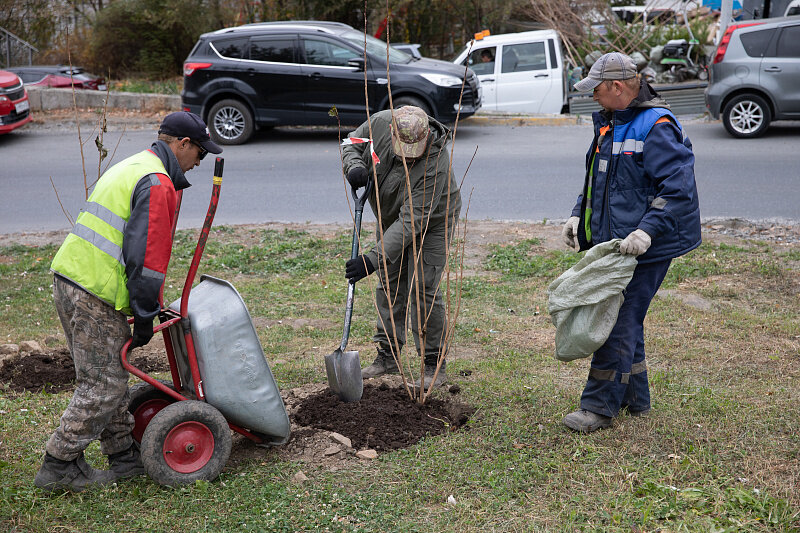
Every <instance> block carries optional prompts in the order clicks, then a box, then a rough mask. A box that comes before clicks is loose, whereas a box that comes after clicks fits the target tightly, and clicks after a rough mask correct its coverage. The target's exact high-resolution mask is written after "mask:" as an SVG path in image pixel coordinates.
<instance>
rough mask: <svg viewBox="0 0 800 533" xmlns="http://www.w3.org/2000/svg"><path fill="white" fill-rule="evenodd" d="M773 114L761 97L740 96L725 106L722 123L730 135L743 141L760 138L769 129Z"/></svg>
mask: <svg viewBox="0 0 800 533" xmlns="http://www.w3.org/2000/svg"><path fill="white" fill-rule="evenodd" d="M771 120H772V113H771V112H770V110H769V105H767V102H766V101H765V100H764V99H763V98H761V97H760V96H756V95H754V94H740V95H739V96H737V97H735V98H733V99H732V100H731V101H730V102H728V103H727V105H725V109H723V110H722V123H723V124H724V125H725V129H726V130H728V133H730V134H731V135H733V136H734V137H739V138H743V139H747V138H753V137H758V136H759V135H761V134H762V133H764V132H765V131H766V129H767V127H769V123H770V121H771Z"/></svg>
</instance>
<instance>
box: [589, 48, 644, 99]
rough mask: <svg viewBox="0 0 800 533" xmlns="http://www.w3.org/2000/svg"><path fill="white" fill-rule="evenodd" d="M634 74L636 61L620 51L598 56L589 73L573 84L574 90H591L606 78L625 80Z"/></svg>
mask: <svg viewBox="0 0 800 533" xmlns="http://www.w3.org/2000/svg"><path fill="white" fill-rule="evenodd" d="M634 76H636V63H634V62H633V59H631V58H630V57H628V56H626V55H625V54H622V53H620V52H611V53H609V54H605V55H603V56H600V59H598V60H597V61H595V63H594V65H592V68H591V70H590V71H589V75H588V76H587V77H585V78H583V79H582V80H581V81H579V82H578V83H576V84H575V90H576V91H579V92H582V93H587V92H589V91H593V90H594V88H595V87H597V86H598V85H600V82H603V81H607V80H627V79H630V78H633V77H634Z"/></svg>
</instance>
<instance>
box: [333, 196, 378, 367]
mask: <svg viewBox="0 0 800 533" xmlns="http://www.w3.org/2000/svg"><path fill="white" fill-rule="evenodd" d="M351 192H352V194H353V200H354V201H355V217H354V220H353V246H352V249H351V251H350V259H355V258H356V257H358V241H359V236H360V235H361V216H362V214H363V213H364V204H365V203H366V201H367V198H368V197H369V194H370V193H371V192H372V180H369V181H368V182H367V186H366V187H365V188H364V193H363V194H362V195H361V196H358V194H357V193H356V189H355V188H352V189H351ZM355 289H356V282H355V281H351V282H349V283H348V284H347V303H346V305H345V310H344V333H342V343H341V345H340V346H339V350H340V351H341V352H342V353H344V351H345V348H347V340H348V339H349V338H350V322H351V320H352V318H353V300H354V295H355Z"/></svg>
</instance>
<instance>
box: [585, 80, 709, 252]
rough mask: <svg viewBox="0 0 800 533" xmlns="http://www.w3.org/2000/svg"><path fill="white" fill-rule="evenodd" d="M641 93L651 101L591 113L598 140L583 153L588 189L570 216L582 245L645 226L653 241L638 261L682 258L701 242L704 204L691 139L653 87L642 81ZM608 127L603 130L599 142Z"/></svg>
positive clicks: (617, 236)
mask: <svg viewBox="0 0 800 533" xmlns="http://www.w3.org/2000/svg"><path fill="white" fill-rule="evenodd" d="M642 95H645V97H647V96H649V98H647V100H645V101H644V102H641V101H639V100H638V99H637V100H634V102H632V104H631V106H629V107H628V108H626V109H624V110H621V111H614V112H613V113H610V114H609V113H608V112H595V113H594V114H593V115H592V119H593V121H594V140H593V142H592V146H591V148H590V149H589V152H588V153H587V154H586V178H585V182H584V187H583V193H582V194H581V195H580V196H578V201H577V203H576V205H575V207H574V208H573V210H572V215H573V216H578V217H580V218H581V222H580V224H579V229H578V241H579V242H580V246H581V250H587V249H589V248H591V247H592V246H594V245H595V244H599V243H601V242H606V241H608V240H611V239H614V238H621V239H624V238H625V237H627V236H628V235H629V234H630V233H631V232H632V231H634V230H636V229H641V230H643V231H644V232H646V233H647V234H648V235H649V236H650V238H651V240H652V244H651V245H650V248H649V249H648V250H647V252H645V253H644V254H642V255H640V256H639V257H638V259H639V262H640V263H647V262H654V261H662V260H665V259H671V258H673V257H678V256H680V255H683V254H685V253H687V252H689V251H690V250H693V249H694V248H697V247H698V246H699V245H700V242H701V239H700V205H699V202H698V199H697V185H696V183H695V178H694V154H693V153H692V143H691V142H690V141H689V138H688V137H687V136H686V134H685V133H684V131H683V128H682V127H681V125H680V123H679V122H678V119H676V118H675V116H674V115H673V114H672V113H671V112H670V111H669V108H668V106H667V105H666V103H664V101H663V100H662V99H661V98H660V97H659V96H658V95H657V94H656V93H655V92H654V91H653V90H652V88H650V87H649V85H647V84H642V91H641V92H640V94H639V98H640V99H641V98H642ZM603 129H605V132H606V134H605V136H604V137H603V141H602V142H600V143H599V146H598V140H599V139H600V137H601V130H603ZM587 207H588V208H590V210H587ZM587 216H588V218H589V220H590V224H589V229H590V232H591V237H590V238H587V233H586V231H585V220H586V217H587Z"/></svg>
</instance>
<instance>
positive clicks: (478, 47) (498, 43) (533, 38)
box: [453, 30, 567, 114]
mask: <svg viewBox="0 0 800 533" xmlns="http://www.w3.org/2000/svg"><path fill="white" fill-rule="evenodd" d="M487 33H488V32H481V33H476V34H475V39H474V40H473V41H470V42H469V43H467V45H466V46H465V47H464V49H463V50H462V51H461V52H460V53H459V54H458V56H456V59H454V60H453V62H454V63H456V64H457V65H467V66H469V67H470V68H471V69H472V70H473V71H474V72H475V74H477V75H478V78H479V79H480V81H481V88H482V90H483V105H482V108H481V109H482V110H483V111H500V112H508V113H537V114H556V113H561V110H562V109H563V108H564V106H565V105H566V103H567V81H566V74H565V67H564V59H563V56H562V54H561V40H560V39H559V37H558V33H556V32H555V31H554V30H538V31H526V32H520V33H505V34H502V35H487Z"/></svg>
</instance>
